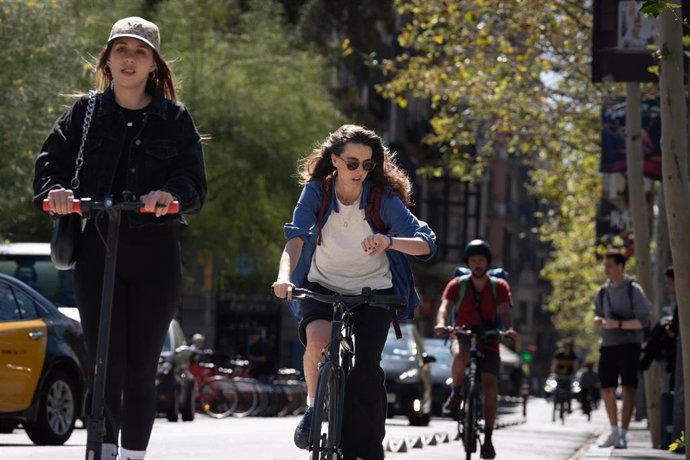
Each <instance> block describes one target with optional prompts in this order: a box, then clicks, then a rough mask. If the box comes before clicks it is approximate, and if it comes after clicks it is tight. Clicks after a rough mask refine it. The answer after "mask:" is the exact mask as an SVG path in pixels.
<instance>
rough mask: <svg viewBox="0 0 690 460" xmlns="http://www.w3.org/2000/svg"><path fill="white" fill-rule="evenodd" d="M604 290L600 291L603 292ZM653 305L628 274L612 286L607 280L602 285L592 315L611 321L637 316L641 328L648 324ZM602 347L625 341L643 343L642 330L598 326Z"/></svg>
mask: <svg viewBox="0 0 690 460" xmlns="http://www.w3.org/2000/svg"><path fill="white" fill-rule="evenodd" d="M631 284H632V305H631V304H630V298H631V296H630V285H631ZM602 291H603V292H602ZM651 311H652V304H651V303H650V302H649V300H648V299H647V296H645V294H644V291H643V290H642V287H641V286H640V285H639V284H637V283H636V282H634V281H633V279H632V278H630V277H627V276H626V277H625V279H624V280H623V282H622V283H621V284H619V285H618V286H616V287H614V286H612V285H611V282H610V281H608V282H606V284H604V285H603V286H602V287H601V290H600V291H599V292H598V293H597V296H596V298H595V299H594V314H595V315H596V316H601V317H603V318H606V319H611V320H614V321H620V320H623V321H624V320H628V319H638V320H640V323H642V327H648V326H649V316H650V313H651ZM600 334H601V340H600V342H599V344H600V345H601V346H602V347H610V346H616V345H624V344H626V343H642V340H643V338H644V332H643V330H642V329H637V330H632V329H603V328H602V329H601V331H600Z"/></svg>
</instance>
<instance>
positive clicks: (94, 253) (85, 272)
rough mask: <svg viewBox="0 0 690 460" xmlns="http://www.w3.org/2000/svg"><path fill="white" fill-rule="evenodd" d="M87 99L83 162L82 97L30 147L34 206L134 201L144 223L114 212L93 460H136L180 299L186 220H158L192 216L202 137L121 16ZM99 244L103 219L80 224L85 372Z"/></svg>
mask: <svg viewBox="0 0 690 460" xmlns="http://www.w3.org/2000/svg"><path fill="white" fill-rule="evenodd" d="M96 90H97V91H98V93H97V94H96V96H95V109H94V112H93V115H92V117H91V119H90V127H89V131H88V136H87V138H86V143H85V148H84V155H83V157H81V158H79V157H78V156H77V155H78V152H79V151H80V149H79V146H80V143H81V141H82V132H83V127H84V123H85V119H87V117H86V112H87V106H88V104H89V101H90V100H94V99H92V98H91V97H89V96H82V97H80V98H79V99H78V100H77V101H76V102H75V103H74V104H73V105H72V107H71V108H70V109H68V110H67V111H66V112H65V113H64V114H63V115H62V116H60V118H58V120H57V122H56V123H55V125H54V126H53V129H52V131H51V133H50V134H49V135H48V138H47V139H46V140H45V142H44V144H43V146H42V147H41V151H40V153H39V154H38V156H37V158H36V163H35V168H34V183H33V188H34V198H33V201H34V204H35V205H36V206H37V207H38V208H39V209H42V206H43V200H44V199H47V200H48V203H49V206H50V211H51V212H52V213H55V214H60V215H65V214H69V213H71V212H72V200H73V199H74V198H91V199H93V200H95V201H101V200H103V199H104V198H105V197H106V196H113V197H114V199H115V200H117V201H120V200H122V199H127V198H128V197H131V196H133V197H136V198H137V199H138V200H140V201H141V202H142V203H143V207H144V208H145V209H146V210H147V211H149V212H150V214H139V213H124V214H123V216H122V222H121V225H120V233H119V243H118V248H117V254H116V255H117V267H116V270H115V285H114V295H113V308H112V318H111V322H110V344H109V349H110V353H109V356H108V362H107V364H108V365H107V373H106V375H107V381H106V384H105V407H106V411H105V412H106V413H107V414H108V416H107V417H106V418H105V420H106V422H105V425H106V426H105V437H104V441H103V444H102V450H101V458H102V459H111V458H118V455H119V458H120V459H121V460H139V459H143V458H144V456H145V454H146V448H147V446H148V443H149V438H150V436H151V429H152V427H153V421H154V417H155V411H156V390H155V385H156V371H157V367H158V359H159V356H160V352H161V348H162V346H163V341H164V338H165V334H166V332H167V330H168V325H169V324H170V321H171V320H172V318H173V316H174V314H175V311H176V310H177V306H178V305H179V298H180V295H181V292H182V270H181V260H180V242H179V236H178V231H179V229H180V227H182V226H184V225H186V221H185V219H184V218H183V217H182V214H175V215H173V214H169V213H168V209H169V205H170V203H172V202H173V201H174V200H177V201H178V202H179V205H180V212H181V213H195V212H198V211H200V210H201V207H202V205H203V203H204V200H205V197H206V186H207V184H206V171H205V165H204V159H203V150H202V144H201V136H200V135H199V133H198V131H197V129H196V127H195V125H194V122H193V120H192V118H191V116H190V114H189V112H188V111H187V109H186V108H185V106H184V105H183V104H182V103H181V102H179V101H178V100H177V98H176V94H175V78H174V75H173V73H172V71H171V70H170V67H169V66H168V64H167V63H166V62H165V60H164V59H163V57H162V56H161V54H160V33H159V30H158V26H156V24H154V23H152V22H150V21H147V20H145V19H142V18H140V17H129V18H124V19H121V20H119V21H117V22H116V23H115V24H114V25H113V26H112V29H111V31H110V36H109V38H108V40H107V43H106V46H105V47H104V48H103V50H102V51H101V53H100V55H99V57H98V60H97V64H96ZM75 165H76V166H75ZM79 168H80V169H79ZM75 175H78V179H79V183H76V182H75V181H73V180H72V179H73V178H74V177H75ZM107 233H108V215H107V213H102V214H99V215H98V216H95V217H94V218H93V219H90V220H88V221H87V223H86V227H85V228H84V229H83V232H82V234H81V240H80V246H79V254H78V255H77V259H76V265H75V271H74V287H75V296H76V303H77V305H78V308H79V314H80V317H81V323H82V326H83V328H84V335H85V338H86V348H87V352H88V355H89V360H90V362H91V366H90V368H93V367H94V363H95V362H96V345H97V341H98V327H99V321H100V307H101V291H102V285H103V273H104V266H105V259H106V252H107V248H106V247H105V245H104V241H105V239H104V238H106V234H107ZM92 377H93V376H92ZM92 380H93V379H92ZM91 385H93V381H92V382H91ZM90 393H92V391H91V392H90ZM88 402H90V401H88ZM86 412H87V413H88V412H89V408H88V407H87V410H86ZM120 442H121V443H122V444H121V449H120V451H119V454H118V444H119V443H120Z"/></svg>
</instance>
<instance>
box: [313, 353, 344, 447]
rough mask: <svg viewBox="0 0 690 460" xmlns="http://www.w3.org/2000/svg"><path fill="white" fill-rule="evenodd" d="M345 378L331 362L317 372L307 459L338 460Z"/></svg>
mask: <svg viewBox="0 0 690 460" xmlns="http://www.w3.org/2000/svg"><path fill="white" fill-rule="evenodd" d="M344 387H345V379H344V378H343V372H342V370H341V369H340V368H337V367H335V366H334V365H333V363H331V362H326V363H324V364H323V366H321V370H320V371H319V381H318V384H317V386H316V398H314V408H313V411H314V413H313V416H312V417H313V418H312V426H311V440H310V444H311V457H310V458H311V460H340V459H341V458H342V453H341V451H340V433H341V424H342V413H343V412H342V409H343V404H342V401H343V396H344V391H343V390H344Z"/></svg>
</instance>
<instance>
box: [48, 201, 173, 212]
mask: <svg viewBox="0 0 690 460" xmlns="http://www.w3.org/2000/svg"><path fill="white" fill-rule="evenodd" d="M91 204H92V205H94V204H96V203H93V202H92V203H91ZM101 205H102V203H101ZM156 206H158V207H163V206H164V205H162V204H158V205H156ZM100 207H101V208H102V207H103V206H100ZM43 210H44V211H46V212H48V211H50V201H49V200H48V199H47V198H46V199H44V200H43ZM81 210H82V209H81V200H78V199H76V198H75V199H73V200H72V212H81ZM138 211H139V212H141V213H146V214H153V213H154V212H155V211H147V210H146V209H145V208H144V207H143V206H141V207H140V208H139V209H138ZM179 212H180V202H179V201H177V200H174V201H172V202H171V203H170V204H169V205H168V214H178V213H179Z"/></svg>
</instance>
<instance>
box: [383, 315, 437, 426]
mask: <svg viewBox="0 0 690 460" xmlns="http://www.w3.org/2000/svg"><path fill="white" fill-rule="evenodd" d="M400 328H401V331H402V335H403V336H402V338H401V339H397V338H396V337H395V331H394V329H393V328H391V329H390V330H389V332H388V338H387V339H386V344H385V346H384V348H383V354H382V356H381V358H382V359H381V367H382V368H383V370H384V371H385V373H386V393H387V397H388V415H389V416H390V417H392V416H394V415H404V416H407V418H408V419H409V421H410V425H413V426H426V425H428V424H429V420H430V418H431V386H432V381H431V369H430V368H429V364H430V363H432V362H433V361H435V358H434V357H433V356H431V355H427V353H426V352H425V351H424V342H423V341H422V337H421V335H420V334H419V332H418V331H417V329H416V328H415V326H414V324H401V325H400Z"/></svg>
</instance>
